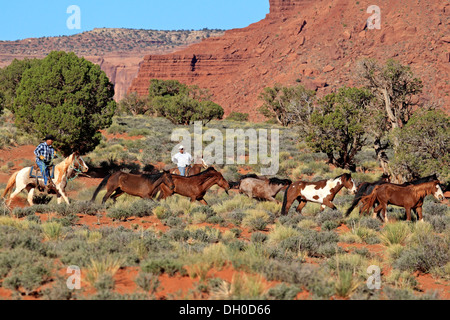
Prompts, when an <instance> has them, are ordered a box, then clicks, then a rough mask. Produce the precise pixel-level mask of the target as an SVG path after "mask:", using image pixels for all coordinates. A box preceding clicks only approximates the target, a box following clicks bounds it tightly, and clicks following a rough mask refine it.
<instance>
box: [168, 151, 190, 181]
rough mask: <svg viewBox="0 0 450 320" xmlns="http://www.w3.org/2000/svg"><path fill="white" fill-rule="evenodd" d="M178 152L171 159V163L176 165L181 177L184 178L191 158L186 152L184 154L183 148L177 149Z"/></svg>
mask: <svg viewBox="0 0 450 320" xmlns="http://www.w3.org/2000/svg"><path fill="white" fill-rule="evenodd" d="M178 149H179V150H180V152H178V153H177V154H176V155H174V156H173V157H172V161H173V162H174V163H176V164H177V166H178V170H180V175H181V176H183V177H184V176H186V167H187V166H190V165H191V162H192V156H191V155H190V154H189V153H188V152H184V147H183V146H180V147H179V148H178Z"/></svg>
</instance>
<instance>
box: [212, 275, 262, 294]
mask: <svg viewBox="0 0 450 320" xmlns="http://www.w3.org/2000/svg"><path fill="white" fill-rule="evenodd" d="M266 292H267V291H266V286H265V284H264V282H263V278H262V277H261V276H252V275H241V274H239V273H235V274H234V275H233V278H232V279H231V283H228V282H227V281H225V280H224V281H223V282H222V284H221V285H219V286H218V287H216V288H214V289H213V290H212V292H211V299H213V300H260V299H264V297H265V294H266Z"/></svg>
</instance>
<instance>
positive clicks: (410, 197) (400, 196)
mask: <svg viewBox="0 0 450 320" xmlns="http://www.w3.org/2000/svg"><path fill="white" fill-rule="evenodd" d="M429 194H432V195H433V196H434V197H435V198H436V199H438V200H440V201H442V200H444V193H443V192H442V189H441V186H440V183H439V180H435V181H431V182H424V183H420V184H411V185H408V186H401V185H397V184H391V183H386V184H382V185H379V186H376V187H375V189H373V191H372V193H371V194H370V195H368V196H365V197H363V198H362V199H361V201H362V202H363V204H364V205H363V208H362V211H363V212H368V211H369V210H370V208H372V206H373V205H374V203H375V201H378V203H379V205H378V206H377V207H376V208H375V209H374V218H375V217H376V216H377V214H378V212H380V211H381V213H382V215H383V219H384V220H385V221H386V222H387V221H388V218H387V216H386V210H387V206H388V204H393V205H396V206H400V207H403V208H405V211H406V220H408V221H411V210H412V209H416V211H417V214H418V216H419V221H422V220H423V217H422V205H423V199H424V198H425V197H426V196H427V195H429Z"/></svg>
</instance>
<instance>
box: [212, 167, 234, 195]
mask: <svg viewBox="0 0 450 320" xmlns="http://www.w3.org/2000/svg"><path fill="white" fill-rule="evenodd" d="M208 171H212V172H214V175H215V176H216V179H217V182H216V183H217V185H218V186H219V187H221V188H223V189H224V190H225V193H226V194H228V190H230V184H229V183H228V181H227V180H225V178H224V177H223V175H222V174H221V173H220V172H219V171H217V170H216V169H215V168H214V167H209V168H208Z"/></svg>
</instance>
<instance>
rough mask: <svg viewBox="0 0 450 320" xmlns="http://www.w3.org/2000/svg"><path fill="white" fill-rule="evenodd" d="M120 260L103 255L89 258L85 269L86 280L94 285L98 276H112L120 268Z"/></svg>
mask: <svg viewBox="0 0 450 320" xmlns="http://www.w3.org/2000/svg"><path fill="white" fill-rule="evenodd" d="M121 264H122V260H121V259H120V258H115V257H112V256H104V257H102V258H100V259H91V263H90V264H89V266H88V267H87V269H86V281H87V282H88V283H89V284H90V285H92V286H95V284H96V283H97V281H98V280H99V278H100V277H102V276H105V275H108V276H110V277H114V275H115V274H116V272H117V271H118V270H119V269H120V267H121Z"/></svg>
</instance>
